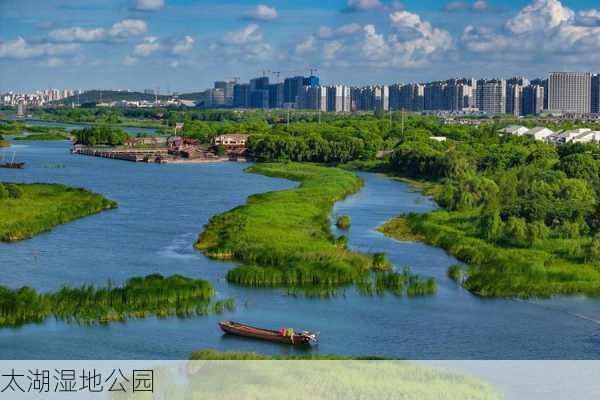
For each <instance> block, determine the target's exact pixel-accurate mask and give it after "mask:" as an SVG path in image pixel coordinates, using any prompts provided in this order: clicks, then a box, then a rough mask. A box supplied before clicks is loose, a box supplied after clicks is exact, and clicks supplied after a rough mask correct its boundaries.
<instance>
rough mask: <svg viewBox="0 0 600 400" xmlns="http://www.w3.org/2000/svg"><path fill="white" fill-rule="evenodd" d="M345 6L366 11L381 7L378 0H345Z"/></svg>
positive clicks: (349, 8)
mask: <svg viewBox="0 0 600 400" xmlns="http://www.w3.org/2000/svg"><path fill="white" fill-rule="evenodd" d="M346 6H347V7H348V10H351V11H367V10H373V9H377V8H382V7H383V5H382V4H381V1H379V0H347V2H346Z"/></svg>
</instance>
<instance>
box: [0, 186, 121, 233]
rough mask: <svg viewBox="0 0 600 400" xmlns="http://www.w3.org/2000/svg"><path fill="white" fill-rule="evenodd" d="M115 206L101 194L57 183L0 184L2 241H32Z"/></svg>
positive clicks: (0, 231)
mask: <svg viewBox="0 0 600 400" xmlns="http://www.w3.org/2000/svg"><path fill="white" fill-rule="evenodd" d="M116 206H117V204H116V203H115V202H114V201H111V200H107V199H106V198H104V197H103V196H101V195H99V194H96V193H92V192H89V191H87V190H84V189H78V188H70V187H67V186H63V185H58V184H42V183H35V184H16V183H4V184H0V241H3V242H11V241H16V240H23V239H29V238H31V237H33V236H34V235H36V234H39V233H42V232H46V231H49V230H51V229H52V228H53V227H55V226H56V225H60V224H64V223H67V222H70V221H73V220H75V219H78V218H82V217H85V216H88V215H91V214H96V213H99V212H101V211H103V210H108V209H112V208H115V207H116Z"/></svg>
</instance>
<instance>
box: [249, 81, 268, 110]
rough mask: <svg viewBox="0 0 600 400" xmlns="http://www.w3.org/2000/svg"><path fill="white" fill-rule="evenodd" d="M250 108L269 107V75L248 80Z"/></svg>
mask: <svg viewBox="0 0 600 400" xmlns="http://www.w3.org/2000/svg"><path fill="white" fill-rule="evenodd" d="M250 108H269V77H268V76H263V77H261V78H254V79H251V80H250Z"/></svg>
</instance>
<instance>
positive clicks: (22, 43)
mask: <svg viewBox="0 0 600 400" xmlns="http://www.w3.org/2000/svg"><path fill="white" fill-rule="evenodd" d="M79 48H80V46H79V44H76V43H63V44H56V43H36V44H29V43H27V41H26V40H25V39H23V38H22V37H18V38H16V39H15V40H13V41H10V42H0V58H10V59H17V60H24V59H29V58H38V57H55V56H61V55H67V54H73V53H76V52H77V51H78V50H79Z"/></svg>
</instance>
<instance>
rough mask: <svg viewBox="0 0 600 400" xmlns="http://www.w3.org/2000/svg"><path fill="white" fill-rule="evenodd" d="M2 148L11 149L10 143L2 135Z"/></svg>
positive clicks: (0, 142)
mask: <svg viewBox="0 0 600 400" xmlns="http://www.w3.org/2000/svg"><path fill="white" fill-rule="evenodd" d="M0 147H10V143H9V142H8V141H7V140H4V137H2V135H0Z"/></svg>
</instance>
